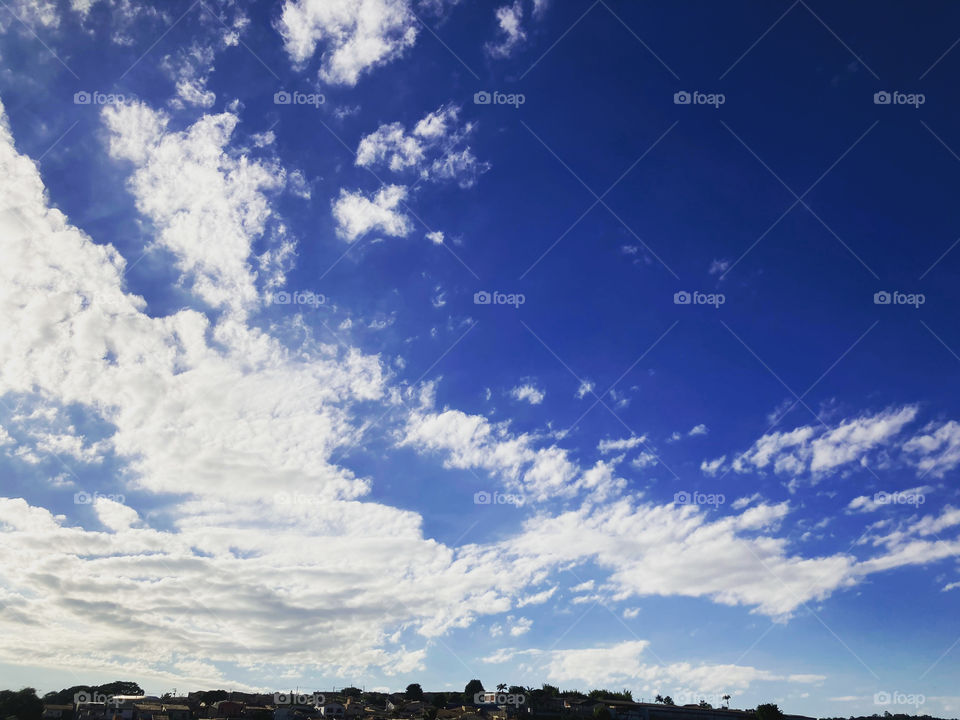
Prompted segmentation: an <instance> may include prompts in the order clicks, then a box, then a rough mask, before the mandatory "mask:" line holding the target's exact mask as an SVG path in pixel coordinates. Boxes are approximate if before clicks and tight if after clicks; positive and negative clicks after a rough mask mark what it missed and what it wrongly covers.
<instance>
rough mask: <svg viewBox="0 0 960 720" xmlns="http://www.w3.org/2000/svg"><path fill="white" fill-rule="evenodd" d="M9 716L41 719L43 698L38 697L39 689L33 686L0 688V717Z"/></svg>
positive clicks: (33, 719)
mask: <svg viewBox="0 0 960 720" xmlns="http://www.w3.org/2000/svg"><path fill="white" fill-rule="evenodd" d="M9 717H15V718H17V720H40V719H41V718H42V717H43V700H41V699H40V698H38V697H37V691H36V690H34V689H33V688H32V687H25V688H23V689H22V690H0V718H9Z"/></svg>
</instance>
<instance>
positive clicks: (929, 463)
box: [903, 420, 960, 478]
mask: <svg viewBox="0 0 960 720" xmlns="http://www.w3.org/2000/svg"><path fill="white" fill-rule="evenodd" d="M903 449H904V450H905V451H906V452H907V453H908V454H910V455H911V456H912V457H911V458H910V461H911V462H913V463H914V464H916V466H917V468H918V469H919V470H921V471H922V472H923V473H930V474H931V475H933V477H937V478H942V477H943V475H944V473H946V472H948V471H950V470H953V469H954V468H955V467H957V465H960V423H958V422H956V421H955V420H951V421H949V422H946V423H944V424H943V425H941V426H940V427H938V428H937V429H936V430H934V429H933V427H928V428H925V429H924V433H922V434H920V435H916V436H914V437H912V438H910V439H909V440H908V441H907V442H906V443H904V446H903Z"/></svg>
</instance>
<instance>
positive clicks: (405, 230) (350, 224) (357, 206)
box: [333, 185, 413, 242]
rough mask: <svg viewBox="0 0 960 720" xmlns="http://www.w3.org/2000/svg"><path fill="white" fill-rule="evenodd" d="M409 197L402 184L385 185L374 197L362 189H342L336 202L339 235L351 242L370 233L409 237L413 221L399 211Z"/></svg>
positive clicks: (334, 208)
mask: <svg viewBox="0 0 960 720" xmlns="http://www.w3.org/2000/svg"><path fill="white" fill-rule="evenodd" d="M406 197H407V189H406V188H405V187H403V186H402V185H384V186H383V187H382V188H380V190H378V191H377V192H376V194H375V195H373V197H372V198H371V197H367V196H366V195H364V194H363V192H361V191H359V190H358V191H356V192H349V191H347V190H341V191H340V196H339V197H338V198H337V199H336V200H335V201H334V202H333V217H334V219H335V220H336V222H337V235H339V236H340V237H341V238H343V239H344V240H346V241H347V242H353V241H354V240H356V239H357V238H360V237H363V236H364V235H366V234H367V233H370V232H380V233H383V234H384V235H388V236H390V237H406V236H407V235H409V234H410V232H411V231H412V230H413V223H412V222H411V220H410V218H409V217H408V216H407V215H406V214H404V213H403V212H402V211H401V210H400V209H399V206H400V205H402V204H403V201H404V200H405V199H406Z"/></svg>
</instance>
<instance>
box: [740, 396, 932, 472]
mask: <svg viewBox="0 0 960 720" xmlns="http://www.w3.org/2000/svg"><path fill="white" fill-rule="evenodd" d="M916 415H917V408H916V406H914V405H905V406H903V407H901V408H899V409H894V408H888V409H886V410H883V411H881V412H878V413H875V414H873V415H861V416H860V417H856V418H853V419H848V420H844V421H842V422H841V423H839V424H838V425H837V426H836V427H833V428H830V429H827V428H816V427H812V426H805V427H798V428H795V429H794V430H791V431H789V432H773V433H769V434H767V435H764V436H762V437H761V438H760V439H759V440H757V441H756V442H755V443H754V444H753V446H752V447H751V448H750V449H749V450H747V451H746V452H744V453H742V454H740V455H738V456H737V457H735V458H734V460H733V463H732V466H733V469H734V470H735V471H736V472H738V473H743V472H748V471H752V470H764V469H766V468H768V467H771V466H772V469H773V471H774V472H776V473H778V474H780V473H786V474H791V475H797V474H800V473H804V472H809V473H812V474H814V475H816V474H818V473H824V472H828V471H831V470H834V469H836V468H839V467H841V466H843V465H848V464H850V463H853V462H861V463H866V462H867V455H868V453H869V452H870V451H871V450H874V449H876V448H878V447H881V446H883V445H885V444H888V443H889V442H891V441H892V440H894V439H895V438H896V436H897V435H898V433H899V432H900V431H901V430H902V429H903V427H904V426H905V425H907V424H908V423H910V422H912V421H913V419H914V418H915V417H916Z"/></svg>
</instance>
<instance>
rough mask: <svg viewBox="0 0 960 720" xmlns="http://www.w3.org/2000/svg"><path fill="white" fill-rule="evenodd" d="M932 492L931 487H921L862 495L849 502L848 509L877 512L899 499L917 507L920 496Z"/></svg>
mask: <svg viewBox="0 0 960 720" xmlns="http://www.w3.org/2000/svg"><path fill="white" fill-rule="evenodd" d="M931 492H933V488H932V487H930V486H929V485H923V486H920V487H913V488H907V489H905V490H894V491H892V492H880V493H876V494H874V495H873V496H869V495H860V496H859V497H855V498H854V499H853V500H851V501H850V502H849V504H848V505H847V509H848V510H854V511H857V512H875V511H877V510H879V509H880V508H882V507H885V506H887V505H890V504H891V502H894V503H895V502H896V501H897V498H898V497H899V498H902V499H903V500H904V504H907V502H906V501H908V500H909V504H910V505H916V500H917V499H918V498H919V497H920V496H926V495H928V494H929V493H931ZM920 502H921V503H922V502H924V500H921V501H920Z"/></svg>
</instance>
